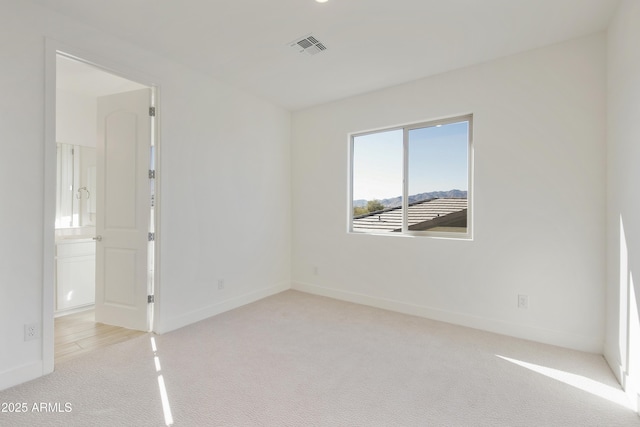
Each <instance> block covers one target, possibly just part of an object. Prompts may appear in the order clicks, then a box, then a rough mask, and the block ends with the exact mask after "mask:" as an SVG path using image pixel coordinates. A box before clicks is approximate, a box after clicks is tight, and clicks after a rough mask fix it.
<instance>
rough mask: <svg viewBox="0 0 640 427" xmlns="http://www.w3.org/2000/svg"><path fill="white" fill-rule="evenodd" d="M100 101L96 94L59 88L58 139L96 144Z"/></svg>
mask: <svg viewBox="0 0 640 427" xmlns="http://www.w3.org/2000/svg"><path fill="white" fill-rule="evenodd" d="M96 129H98V103H97V100H96V97H95V96H90V95H83V94H81V93H75V92H71V91H68V90H63V89H58V90H57V93H56V141H57V142H61V143H64V144H74V145H84V146H87V147H95V146H96Z"/></svg>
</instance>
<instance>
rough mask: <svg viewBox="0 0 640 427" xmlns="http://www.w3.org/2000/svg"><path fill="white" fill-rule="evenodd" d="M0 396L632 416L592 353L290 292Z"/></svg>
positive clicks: (190, 411) (103, 417) (81, 416)
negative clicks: (163, 397) (162, 389)
mask: <svg viewBox="0 0 640 427" xmlns="http://www.w3.org/2000/svg"><path fill="white" fill-rule="evenodd" d="M152 338H153V339H154V340H155V348H154V346H153V344H152V342H151V341H152ZM154 349H155V351H154ZM156 356H157V360H154V357H156ZM162 383H164V385H165V390H166V396H167V397H166V402H165V404H163V401H162V398H161V395H162V393H161V384H162ZM2 402H4V403H7V402H13V403H14V404H15V403H22V402H24V403H26V405H27V407H28V411H27V412H26V413H0V425H2V426H45V425H46V426H147V425H148V426H163V425H166V424H167V422H170V421H171V420H173V422H174V424H173V425H176V426H639V425H640V418H639V417H638V415H637V414H635V413H634V412H633V411H631V410H630V409H629V408H626V407H625V406H623V404H622V403H624V395H623V394H622V392H621V391H620V387H619V386H618V385H617V383H616V381H615V379H614V378H613V375H612V374H611V372H610V371H609V369H608V367H607V365H606V363H605V361H604V360H603V358H602V357H601V356H599V355H593V354H587V353H580V352H576V351H570V350H566V349H561V348H558V347H552V346H546V345H541V344H536V343H531V342H528V341H523V340H518V339H513V338H508V337H503V336H499V335H495V334H491V333H486V332H481V331H476V330H472V329H467V328H462V327H457V326H452V325H448V324H445V323H439V322H434V321H430V320H426V319H422V318H418V317H412V316H406V315H401V314H397V313H392V312H388V311H384V310H378V309H374V308H370V307H364V306H359V305H355V304H350V303H345V302H340V301H335V300H331V299H327V298H322V297H317V296H312V295H307V294H304V293H300V292H296V291H287V292H283V293H281V294H278V295H275V296H273V297H270V298H267V299H264V300H262V301H259V302H257V303H254V304H250V305H248V306H245V307H242V308H239V309H236V310H233V311H231V312H228V313H225V314H221V315H219V316H216V317H214V318H211V319H208V320H205V321H203V322H200V323H198V324H195V325H192V326H189V327H186V328H183V329H181V330H178V331H175V332H172V333H168V334H165V335H162V336H153V335H146V336H142V337H138V338H135V339H133V340H131V341H128V342H125V343H120V344H116V345H113V346H111V347H109V348H107V349H106V350H101V351H100V352H94V353H89V354H88V355H86V356H82V357H81V358H79V359H76V360H73V361H70V362H66V363H62V364H60V365H59V366H57V368H56V371H55V372H54V373H53V374H51V375H49V376H47V377H45V378H41V379H38V380H36V381H32V382H30V383H27V384H23V385H21V386H18V387H14V388H12V389H9V390H5V391H3V392H0V403H2ZM41 403H44V406H40V404H41ZM34 404H35V406H36V407H37V408H45V407H46V410H45V412H37V411H34ZM65 405H66V406H65ZM69 410H70V411H69ZM65 411H68V412H65Z"/></svg>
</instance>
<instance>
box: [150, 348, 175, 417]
mask: <svg viewBox="0 0 640 427" xmlns="http://www.w3.org/2000/svg"><path fill="white" fill-rule="evenodd" d="M151 350H153V362H154V364H155V366H156V372H158V373H159V375H158V388H159V389H160V400H161V401H162V410H163V411H164V423H165V424H166V425H167V426H171V425H173V415H172V414H171V406H170V405H169V396H168V395H167V388H166V387H165V385H164V377H163V376H162V373H161V372H162V368H161V367H160V357H159V356H158V347H157V346H156V339H155V338H154V337H151Z"/></svg>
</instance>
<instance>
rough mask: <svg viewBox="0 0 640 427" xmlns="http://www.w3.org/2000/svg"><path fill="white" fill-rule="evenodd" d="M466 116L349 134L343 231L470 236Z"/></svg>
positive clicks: (468, 128) (469, 125) (469, 154)
mask: <svg viewBox="0 0 640 427" xmlns="http://www.w3.org/2000/svg"><path fill="white" fill-rule="evenodd" d="M471 128H472V116H471V115H468V116H463V117H456V118H452V119H446V120H438V121H432V122H426V123H419V124H415V125H409V126H403V127H399V128H393V129H387V130H381V131H375V132H367V133H361V134H355V135H352V137H351V171H350V172H351V174H350V176H351V206H350V209H349V211H350V213H349V217H350V221H349V223H350V227H349V231H351V232H356V233H404V234H415V235H432V236H442V237H458V238H470V237H471V213H470V212H471V209H470V208H471V203H470V200H471V193H470V188H471V170H472V150H471Z"/></svg>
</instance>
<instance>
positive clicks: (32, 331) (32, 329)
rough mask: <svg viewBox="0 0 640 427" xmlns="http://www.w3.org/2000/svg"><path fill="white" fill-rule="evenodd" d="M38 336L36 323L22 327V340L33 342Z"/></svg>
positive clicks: (38, 329) (38, 330)
mask: <svg viewBox="0 0 640 427" xmlns="http://www.w3.org/2000/svg"><path fill="white" fill-rule="evenodd" d="M39 336H40V328H39V327H38V324H37V323H29V324H26V325H24V340H25V341H31V340H35V339H36V338H38V337H39Z"/></svg>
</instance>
